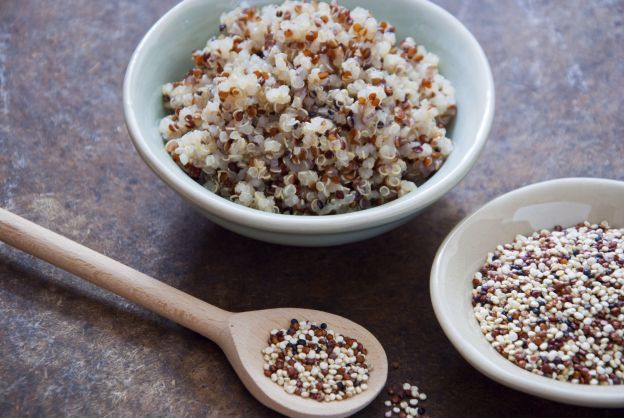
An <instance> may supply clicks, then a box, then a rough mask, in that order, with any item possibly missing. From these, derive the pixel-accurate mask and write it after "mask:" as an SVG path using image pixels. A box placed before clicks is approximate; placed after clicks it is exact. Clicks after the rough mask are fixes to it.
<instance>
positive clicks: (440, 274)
mask: <svg viewBox="0 0 624 418" xmlns="http://www.w3.org/2000/svg"><path fill="white" fill-rule="evenodd" d="M430 289H431V299H432V303H433V307H434V310H435V313H436V316H437V318H438V321H439V322H440V325H441V326H442V328H443V330H444V332H445V333H446V335H447V336H448V338H449V340H450V341H451V343H452V344H453V345H454V346H455V348H456V349H457V350H458V351H459V353H460V354H461V355H462V356H463V357H464V358H465V359H466V360H467V361H468V362H469V363H470V364H472V365H473V366H474V367H475V368H476V369H478V370H479V371H480V372H482V373H483V374H485V375H486V376H488V377H490V378H491V379H494V380H496V381H497V382H499V383H501V384H503V385H506V386H509V387H511V388H513V389H516V390H519V391H522V392H525V393H529V394H531V395H535V396H539V397H543V398H546V399H550V400H554V401H558V402H564V403H569V404H574V405H582V406H591V407H606V408H616V407H619V408H621V407H624V396H623V394H624V182H621V181H616V180H608V179H598V178H566V179H558V180H551V181H546V182H542V183H537V184H533V185H530V186H526V187H522V188H520V189H517V190H514V191H512V192H509V193H507V194H505V195H503V196H500V197H498V198H497V199H494V200H493V201H491V202H489V203H488V204H486V205H485V206H483V207H482V208H480V209H479V210H477V211H476V212H475V213H474V214H472V215H470V216H468V217H467V218H466V219H465V220H463V221H462V222H461V223H460V224H458V225H457V227H455V229H453V231H451V233H450V234H449V235H448V237H447V238H446V239H445V241H444V242H443V243H442V245H441V246H440V249H439V250H438V253H437V255H436V258H435V261H434V263H433V268H432V271H431V285H430Z"/></svg>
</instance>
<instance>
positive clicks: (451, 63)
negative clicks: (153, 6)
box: [124, 0, 494, 216]
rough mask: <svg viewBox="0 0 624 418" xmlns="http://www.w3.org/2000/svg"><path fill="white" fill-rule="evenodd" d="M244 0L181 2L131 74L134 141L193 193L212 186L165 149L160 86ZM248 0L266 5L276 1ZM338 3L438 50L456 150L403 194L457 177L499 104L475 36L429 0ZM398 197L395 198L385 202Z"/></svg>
mask: <svg viewBox="0 0 624 418" xmlns="http://www.w3.org/2000/svg"><path fill="white" fill-rule="evenodd" d="M239 3H240V2H237V1H215V0H213V1H209V0H186V1H184V2H182V3H180V4H179V5H177V6H176V7H174V8H173V9H172V10H170V11H169V12H168V13H167V14H166V15H165V16H163V18H161V19H160V20H159V21H158V22H157V23H156V24H155V25H154V26H153V27H152V29H151V30H150V31H149V32H148V34H147V35H146V36H145V38H144V39H143V41H142V43H141V45H140V46H139V48H137V51H136V52H135V55H134V57H133V60H132V62H131V64H130V66H129V70H128V73H127V74H126V82H125V93H124V100H125V102H126V112H127V114H126V118H127V120H128V119H131V120H130V121H128V122H129V126H130V130H131V133H132V136H133V139H134V141H135V142H138V143H141V144H142V148H143V149H140V152H141V153H142V155H143V157H144V158H145V159H146V161H147V162H148V164H150V165H151V166H152V168H154V169H155V171H156V172H157V173H158V174H159V175H160V176H161V177H163V179H164V180H165V181H167V182H168V183H169V184H172V182H174V181H175V182H178V184H179V182H182V183H185V185H186V186H185V187H187V188H188V190H193V193H205V194H209V193H210V192H209V191H207V190H205V189H204V188H203V187H201V186H200V185H199V184H197V183H195V182H194V181H193V180H192V179H191V178H189V177H188V176H187V175H186V174H184V172H183V171H182V170H181V169H179V168H178V167H177V165H176V164H175V163H174V162H173V161H172V160H171V158H170V157H169V156H168V155H167V153H166V152H165V150H164V146H163V141H162V139H161V137H160V134H159V132H158V122H159V120H160V119H161V118H162V117H163V116H164V111H163V107H162V100H161V86H162V85H163V84H165V83H167V82H170V81H175V80H179V79H181V78H182V77H183V76H184V74H185V73H186V72H187V71H188V70H189V69H190V68H192V66H193V62H192V59H191V52H192V51H193V50H195V49H198V48H203V47H204V46H205V44H206V41H207V40H208V38H210V37H211V36H214V35H216V34H217V33H218V26H219V16H220V15H221V14H222V13H224V12H226V11H229V10H231V9H232V8H234V7H235V6H237V5H238V4H239ZM246 3H247V4H253V5H263V4H268V3H271V1H268V0H266V1H248V2H246ZM273 3H278V2H273ZM340 3H341V4H343V5H345V6H347V7H349V8H351V9H353V8H355V7H357V6H361V7H365V8H367V9H369V10H371V11H372V13H373V14H374V15H375V16H376V17H377V18H378V19H379V20H382V19H385V20H388V21H389V22H391V23H392V24H394V25H395V26H396V27H397V31H398V33H397V35H398V36H397V39H402V38H404V37H406V36H411V37H413V38H414V39H415V40H416V41H417V43H419V44H422V45H424V46H425V47H426V48H427V49H428V50H430V51H432V52H433V53H435V54H437V55H438V56H439V57H440V63H441V64H440V68H441V73H442V74H443V75H444V76H445V77H447V78H448V79H450V80H451V82H452V83H453V85H454V86H455V89H456V97H457V102H458V109H459V110H458V114H457V116H456V118H455V121H454V122H453V124H452V126H451V129H450V133H449V136H450V137H451V138H452V139H453V141H454V143H455V150H454V152H453V153H452V154H451V156H450V157H449V159H448V161H447V162H446V163H445V164H444V165H443V167H442V169H441V170H440V171H439V172H438V173H436V174H435V175H434V176H433V177H432V178H431V179H430V180H429V181H427V182H426V183H425V185H423V186H422V187H421V188H420V189H419V190H417V191H416V193H410V194H409V195H407V196H404V197H403V198H402V199H399V200H404V199H412V198H414V197H415V196H414V195H416V194H422V193H424V192H426V190H427V189H430V188H431V187H433V186H434V185H435V183H436V182H438V181H440V180H441V179H443V178H445V177H446V176H447V175H449V174H451V173H452V172H454V171H455V172H458V171H459V172H460V173H456V174H457V176H456V180H455V182H457V181H459V179H461V177H463V175H465V174H466V172H467V171H468V169H469V168H470V166H471V165H472V164H471V163H470V164H465V165H464V166H463V167H462V168H458V165H460V162H461V161H462V159H466V158H468V159H470V160H471V161H472V162H474V160H475V159H476V157H477V155H478V151H479V150H480V148H481V146H479V147H477V148H478V149H477V150H475V149H474V148H475V147H474V145H475V142H477V141H479V143H480V144H481V145H482V144H483V142H484V141H485V137H486V136H487V133H488V132H487V131H488V130H489V126H490V121H491V117H492V112H493V94H494V91H493V86H492V81H491V72H490V69H489V66H488V64H487V60H486V59H485V55H484V54H483V51H482V50H481V48H480V47H479V45H478V44H477V42H476V41H475V40H474V38H473V37H472V36H471V35H470V33H469V32H468V31H467V30H466V29H465V28H464V27H463V26H462V25H461V24H460V23H459V22H458V21H457V20H456V19H455V18H453V17H452V16H451V15H450V14H448V13H446V12H445V11H443V10H442V9H441V8H439V7H438V6H435V5H433V4H432V3H430V2H428V1H424V0H394V1H391V2H379V1H377V0H342V1H341V2H340ZM133 131H134V132H133ZM162 171H166V174H163V172H162ZM455 182H453V184H454V183H455ZM450 187H452V185H451V184H447V185H446V186H445V188H446V190H448V189H450ZM446 190H444V192H445V191H446ZM441 194H442V193H439V195H441ZM187 197H188V196H187ZM438 197H439V196H438ZM223 200H225V199H223ZM433 200H435V199H433ZM433 200H431V201H433ZM228 203H229V202H228ZM393 203H396V202H392V203H389V204H387V205H392V204H393ZM387 205H384V206H387ZM423 206H424V205H423ZM275 216H280V215H275ZM336 216H341V215H336Z"/></svg>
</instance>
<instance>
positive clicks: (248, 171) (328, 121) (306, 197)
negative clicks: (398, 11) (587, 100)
mask: <svg viewBox="0 0 624 418" xmlns="http://www.w3.org/2000/svg"><path fill="white" fill-rule="evenodd" d="M219 29H220V35H219V36H217V37H214V38H212V39H210V40H209V41H208V42H207V44H206V47H205V48H204V49H201V50H197V51H195V52H193V59H194V62H195V67H194V68H193V69H192V70H190V71H189V72H188V73H187V75H186V76H185V77H184V79H182V80H181V81H177V82H174V83H168V84H166V85H164V86H163V88H162V94H163V101H164V106H165V108H166V110H167V111H168V112H170V114H168V115H167V116H165V117H164V118H163V119H162V120H161V122H160V126H159V130H160V133H161V135H162V136H163V138H164V139H165V141H166V145H165V148H166V151H167V152H168V153H169V154H170V155H171V156H172V158H173V159H174V160H175V161H176V162H177V163H178V165H179V166H180V167H182V168H183V169H184V170H185V171H186V173H187V174H188V175H189V176H191V177H192V178H194V179H195V180H196V181H198V182H199V183H201V184H202V185H203V186H204V187H206V188H207V189H209V190H211V191H212V192H214V193H217V194H219V195H220V196H222V197H225V198H227V199H230V200H232V201H234V202H236V203H239V204H241V205H245V206H249V207H252V208H256V209H260V210H263V211H270V212H277V213H284V214H308V215H327V214H333V213H343V212H351V211H356V210H360V209H366V208H369V207H371V206H377V205H381V204H383V203H385V202H389V201H392V200H394V199H397V198H399V197H401V196H403V195H405V194H406V193H409V192H410V191H413V190H415V189H416V187H417V185H419V184H420V183H422V182H423V181H425V180H426V179H427V178H428V177H429V176H430V175H432V174H433V173H435V172H436V171H437V170H438V169H439V168H440V166H441V165H442V164H443V162H444V161H445V160H446V158H447V156H448V155H449V153H450V152H451V150H452V148H453V144H452V142H451V140H450V139H449V138H448V137H447V135H446V128H445V126H446V125H447V124H448V122H449V121H450V120H451V119H452V118H453V116H454V115H455V113H456V103H455V91H454V89H453V87H452V86H451V84H450V83H449V81H448V80H447V79H445V78H444V77H443V76H442V75H440V74H439V72H438V57H437V56H436V55H434V54H432V53H429V52H427V51H426V50H425V48H424V47H423V46H420V45H417V44H416V42H415V41H414V39H412V38H406V39H405V40H403V41H401V42H399V43H397V38H396V34H395V28H394V27H393V26H391V25H390V24H389V23H388V22H385V21H378V20H377V19H375V18H374V17H373V16H371V14H370V13H369V12H368V11H367V10H365V9H362V8H360V7H358V8H355V9H354V10H352V11H350V10H348V9H346V8H344V7H341V6H339V5H337V4H336V3H331V4H328V3H325V2H318V1H312V2H300V1H287V2H285V3H284V4H282V5H279V6H278V5H268V6H265V7H263V8H262V9H256V8H237V9H235V10H233V11H231V12H229V13H226V14H224V15H222V16H221V25H220V28H219Z"/></svg>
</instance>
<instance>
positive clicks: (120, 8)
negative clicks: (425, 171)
mask: <svg viewBox="0 0 624 418" xmlns="http://www.w3.org/2000/svg"><path fill="white" fill-rule="evenodd" d="M174 3H175V1H173V0H159V1H149V0H141V1H130V0H114V1H103V2H86V1H85V2H80V1H70V0H58V1H56V2H54V3H52V2H39V1H35V0H4V1H2V2H0V206H2V207H5V208H7V209H9V210H11V211H14V212H15V213H17V214H20V215H22V216H24V217H26V218H28V219H31V220H33V221H35V222H37V223H40V224H41V225H44V226H47V227H49V228H51V229H53V230H55V231H57V232H59V233H61V234H64V235H66V236H68V237H70V238H72V239H74V240H76V241H78V242H81V243H83V244H85V245H87V246H89V247H91V248H93V249H95V250H97V251H100V252H103V253H105V254H107V255H109V256H111V257H113V258H115V259H117V260H119V261H121V262H123V263H126V264H128V265H130V266H133V267H135V268H137V269H139V270H141V271H143V272H145V273H147V274H149V275H152V276H154V277H157V278H160V279H162V280H163V281H165V282H167V283H170V284H172V285H173V286H176V287H178V288H180V289H182V290H184V291H186V292H189V293H191V294H193V295H195V296H197V297H200V298H202V299H205V300H207V301H209V302H212V303H214V304H216V305H218V306H221V307H223V308H226V309H230V310H235V311H236V310H248V309H261V308H269V307H276V306H282V305H292V306H301V307H311V308H318V309H322V310H327V311H331V312H334V313H336V314H340V315H344V316H347V317H349V318H352V319H356V320H357V321H358V322H360V323H361V324H362V325H364V326H366V327H367V328H369V329H370V330H371V331H372V332H373V333H374V334H375V335H377V337H378V338H379V339H380V341H381V342H382V343H383V344H384V345H385V347H386V350H387V353H388V357H389V359H390V360H391V361H399V362H400V364H401V366H400V368H399V369H398V370H391V371H390V375H389V378H390V381H391V382H403V381H405V380H409V381H411V382H413V383H415V384H417V385H419V386H420V387H421V388H422V389H423V390H424V391H425V392H427V393H428V395H429V400H428V401H427V405H428V409H429V411H430V413H431V416H434V417H458V416H470V417H483V416H489V415H493V416H512V415H515V416H522V415H525V416H526V415H527V414H531V416H534V417H538V416H543V417H551V416H566V417H581V416H593V417H615V416H622V414H623V412H622V411H621V410H620V411H614V410H612V411H608V410H590V409H584V408H577V407H571V406H565V405H561V404H557V403H553V402H548V401H545V400H541V399H538V398H535V397H531V396H527V395H524V394H522V393H519V392H516V391H513V390H510V389H507V388H506V387H504V386H501V385H498V384H496V383H494V382H493V381H491V380H489V379H487V378H486V377H484V376H483V375H481V374H480V373H478V372H477V371H476V370H474V369H473V368H472V367H471V366H469V365H468V364H467V363H466V362H465V361H464V360H463V359H462V358H461V357H460V356H459V355H458V353H457V352H456V351H455V350H454V349H453V348H452V346H451V345H450V344H449V342H448V341H447V339H446V337H445V336H444V334H443V333H442V330H441V329H440V327H439V326H438V324H437V322H436V320H435V317H434V314H433V310H432V308H431V304H430V300H429V292H428V290H429V288H428V280H429V269H430V266H431V263H432V260H433V256H434V254H435V251H436V249H437V247H438V245H439V244H440V243H441V241H442V239H443V238H444V236H445V235H446V234H447V233H448V232H449V230H450V229H451V228H452V227H453V226H454V225H455V224H456V223H457V222H458V221H459V220H460V219H461V218H462V217H464V216H465V215H466V214H467V213H469V212H471V211H473V210H475V209H476V208H478V207H479V206H480V205H482V204H484V203H485V202H487V201H488V200H490V199H492V198H493V197H495V196H497V195H499V194H502V193H504V192H506V191H509V190H511V189H514V188H517V187H519V186H522V185H526V184H529V183H533V182H537V181H540V180H546V179H551V178H557V177H566V176H593V177H610V178H616V179H620V180H624V139H623V138H624V125H623V124H622V115H623V114H624V106H623V103H624V101H623V99H622V86H623V85H624V27H623V19H624V2H623V1H621V0H600V1H598V0H595V1H592V2H588V1H584V0H574V1H568V2H563V1H547V0H517V1H511V0H509V1H497V0H475V1H460V0H439V1H438V3H440V4H441V5H442V6H443V7H445V8H446V9H447V10H449V11H450V12H451V13H453V14H454V15H455V16H457V17H458V18H459V19H461V20H462V21H463V22H464V23H465V24H466V25H467V27H468V28H469V29H470V30H471V31H472V32H473V33H474V34H475V36H476V37H477V38H478V39H479V41H480V42H481V44H482V45H483V47H484V49H485V51H486V53H487V55H488V57H489V59H490V62H491V64H492V68H493V71H494V78H495V81H496V88H497V109H496V117H495V122H494V126H493V129H492V133H491V135H490V140H489V143H488V144H487V147H486V149H485V152H484V153H483V155H482V156H481V158H480V159H479V161H478V163H477V164H476V166H475V167H474V169H473V170H472V171H471V172H470V173H469V175H468V176H467V177H466V179H465V180H464V181H462V182H461V183H460V184H459V185H458V187H456V188H455V189H454V190H453V191H452V192H451V193H449V194H448V195H446V196H445V197H444V198H443V199H441V200H440V201H439V202H438V203H436V204H435V205H433V206H432V207H431V208H429V209H428V210H427V211H426V212H424V213H423V214H422V215H421V216H419V217H418V218H416V219H414V220H413V221H411V222H409V223H408V224H407V225H406V226H405V227H403V228H400V229H398V230H395V231H393V232H390V233H388V234H386V235H384V236H382V237H378V238H376V239H372V240H369V241H366V242H361V243H357V244H352V245H347V246H343V247H337V248H320V249H302V248H286V247H279V246H275V245H268V244H263V243H260V242H256V241H252V240H250V239H246V238H242V237H239V236H237V235H234V234H233V233H230V232H228V231H225V230H223V229H221V228H219V227H217V226H215V225H214V224H212V223H211V222H209V221H208V220H205V219H203V218H201V217H198V216H197V215H196V213H195V212H194V211H193V210H192V209H191V207H189V205H187V204H186V203H184V202H183V201H182V200H181V199H180V198H179V197H178V196H177V195H176V194H175V193H174V192H172V191H171V190H170V189H168V188H167V187H166V186H165V185H164V184H163V183H162V182H161V181H159V180H158V179H157V178H156V176H155V175H154V174H152V172H151V171H150V170H149V169H148V168H147V166H146V165H145V164H144V163H143V162H142V161H141V159H140V158H139V156H138V155H137V154H136V152H135V151H134V148H133V146H132V145H131V143H130V140H129V139H128V134H127V132H126V129H125V126H124V120H123V115H122V106H121V85H122V80H123V74H124V70H125V67H126V64H127V62H128V60H129V57H130V54H131V53H132V51H133V49H134V47H135V46H136V44H137V43H138V41H139V39H140V38H141V36H142V34H143V33H145V32H146V30H147V29H148V28H149V27H150V25H151V24H152V23H153V22H154V21H155V20H156V19H157V18H158V17H159V16H160V15H162V14H163V13H164V12H165V11H166V10H167V9H168V8H169V7H171V6H172V5H173V4H174ZM383 401H384V398H379V399H378V400H377V401H375V402H374V403H373V404H372V405H371V406H370V407H368V408H367V409H366V410H364V411H363V412H362V413H361V414H360V415H359V416H362V417H379V416H381V415H382V414H383V412H384V411H385V407H384V405H383ZM0 415H2V416H15V417H17V416H114V417H134V416H201V415H203V416H206V415H208V416H225V417H227V416H248V417H264V416H272V415H274V414H273V413H272V412H271V411H269V410H267V409H265V408H264V407H263V406H262V405H260V404H259V403H258V402H257V401H255V400H254V399H253V398H252V397H251V396H250V395H249V394H248V393H247V392H246V390H245V388H244V387H243V385H242V384H241V383H240V382H239V381H238V379H237V378H236V376H235V374H234V373H233V371H232V369H231V368H230V366H229V365H228V363H227V362H226V359H225V357H224V355H223V354H222V353H221V351H220V350H219V348H218V347H217V346H216V345H215V344H213V343H211V342H210V341H208V340H206V339H205V338H202V337H200V336H199V335H196V334H194V333H192V332H190V331H187V330H185V329H183V328H181V327H180V326H177V325H175V324H173V323H171V322H169V321H167V320H164V319H161V318H159V317H157V316H156V315H154V314H151V313H150V312H146V311H145V310H144V309H141V308H138V307H136V306H134V305H132V304H130V303H127V302H125V301H124V300H121V299H120V298H118V297H116V296H112V295H111V294H109V293H107V292H105V291H103V290H100V289H97V288H95V287H94V286H92V285H90V284H88V283H85V282H83V281H81V280H79V279H77V278H75V277H72V276H71V275H69V274H66V273H64V272H62V271H60V270H58V269H56V268H53V267H51V266H49V265H47V264H45V263H43V262H40V261H37V260H35V259H33V258H32V257H29V256H26V255H24V254H22V253H20V252H18V251H15V250H13V249H11V248H8V247H7V246H5V245H3V244H0Z"/></svg>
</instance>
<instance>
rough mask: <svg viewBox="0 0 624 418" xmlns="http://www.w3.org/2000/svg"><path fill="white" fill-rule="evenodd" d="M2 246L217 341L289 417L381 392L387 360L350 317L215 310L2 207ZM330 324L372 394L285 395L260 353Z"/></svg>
mask: <svg viewBox="0 0 624 418" xmlns="http://www.w3.org/2000/svg"><path fill="white" fill-rule="evenodd" d="M0 241H4V242H5V243H7V244H8V245H11V246H13V247H15V248H17V249H20V250H22V251H24V252H26V253H28V254H31V255H33V256H35V257H38V258H40V259H42V260H45V261H47V262H49V263H51V264H54V265H55V266H57V267H60V268H62V269H64V270H66V271H69V272H70V273H73V274H75V275H76V276H78V277H81V278H83V279H85V280H88V281H90V282H91V283H93V284H95V285H97V286H100V287H102V288H104V289H107V290H109V291H111V292H113V293H116V294H118V295H119V296H121V297H123V298H126V299H128V300H130V301H132V302H135V303H137V304H139V305H141V306H144V307H145V308H147V309H150V310H152V311H154V312H156V313H158V314H160V315H162V316H164V317H166V318H169V319H171V320H172V321H175V322H177V323H179V324H180V325H183V326H185V327H187V328H189V329H191V330H193V331H195V332H197V333H199V334H201V335H203V336H205V337H207V338H209V339H211V340H212V341H214V342H215V343H217V344H218V345H219V346H220V347H221V349H222V350H223V351H224V353H225V355H226V356H227V358H228V360H229V361H230V363H231V364H232V367H233V368H234V370H235V371H236V373H237V374H238V376H239V377H240V379H241V380H242V382H243V384H244V385H245V386H246V387H247V389H248V390H249V392H250V393H251V394H252V395H253V396H254V397H255V398H256V399H258V400H259V401H260V402H261V403H263V404H264V405H265V406H267V407H269V408H271V409H273V410H275V411H277V412H280V413H282V414H285V415H288V416H291V417H322V418H329V417H344V416H348V415H352V414H354V413H355V412H357V411H359V410H360V409H362V408H364V407H365V406H366V405H368V404H369V403H370V402H371V401H372V400H373V399H375V397H376V396H377V395H378V394H379V392H380V391H381V389H382V388H383V386H384V384H385V382H386V377H387V374H388V361H387V359H386V353H385V352H384V349H383V347H382V346H381V344H380V343H379V341H377V339H376V338H375V337H374V336H373V335H372V334H371V333H370V332H369V331H367V330H366V329H365V328H363V327H362V326H360V325H358V324H356V323H355V322H352V321H350V320H348V319H345V318H342V317H340V316H337V315H332V314H329V313H326V312H321V311H315V310H310V309H297V308H278V309H265V310H261V311H251V312H241V313H233V312H228V311H225V310H223V309H220V308H218V307H216V306H213V305H210V304H208V303H206V302H204V301H202V300H200V299H197V298H195V297H193V296H191V295H189V294H187V293H184V292H182V291H180V290H178V289H176V288H174V287H171V286H169V285H167V284H165V283H162V282H160V281H158V280H156V279H153V278H151V277H149V276H147V275H145V274H143V273H140V272H138V271H136V270H134V269H132V268H130V267H128V266H125V265H123V264H121V263H119V262H117V261H115V260H112V259H110V258H108V257H106V256H105V255H102V254H99V253H97V252H95V251H93V250H91V249H89V248H87V247H84V246H82V245H80V244H78V243H76V242H74V241H71V240H69V239H67V238H65V237H62V236H60V235H58V234H56V233H54V232H52V231H49V230H47V229H45V228H43V227H41V226H39V225H36V224H34V223H32V222H29V221H27V220H26V219H23V218H21V217H19V216H17V215H15V214H13V213H11V212H8V211H6V210H4V209H2V208H0ZM292 318H296V319H298V320H309V321H312V322H316V323H321V322H325V323H326V324H328V326H329V328H331V329H333V330H335V331H337V332H339V333H341V334H343V335H345V336H349V337H351V338H355V339H357V340H358V341H359V342H361V343H362V344H363V345H364V347H366V349H367V350H368V354H367V356H366V357H367V364H368V365H369V367H371V373H370V376H369V380H368V382H367V384H368V389H367V390H365V391H363V392H362V393H361V394H358V395H355V396H353V397H352V398H348V399H344V400H342V401H334V402H317V401H315V400H312V399H306V398H302V397H299V396H296V395H291V394H288V393H287V392H286V391H285V390H284V389H283V388H282V387H281V386H279V385H278V384H276V383H274V382H273V381H271V379H269V378H267V377H266V376H265V375H264V368H263V366H264V359H263V355H262V349H263V348H265V347H266V346H267V344H268V337H269V335H270V332H271V330H272V329H275V328H278V329H279V328H283V327H284V326H286V325H288V324H290V320H291V319H292Z"/></svg>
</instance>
